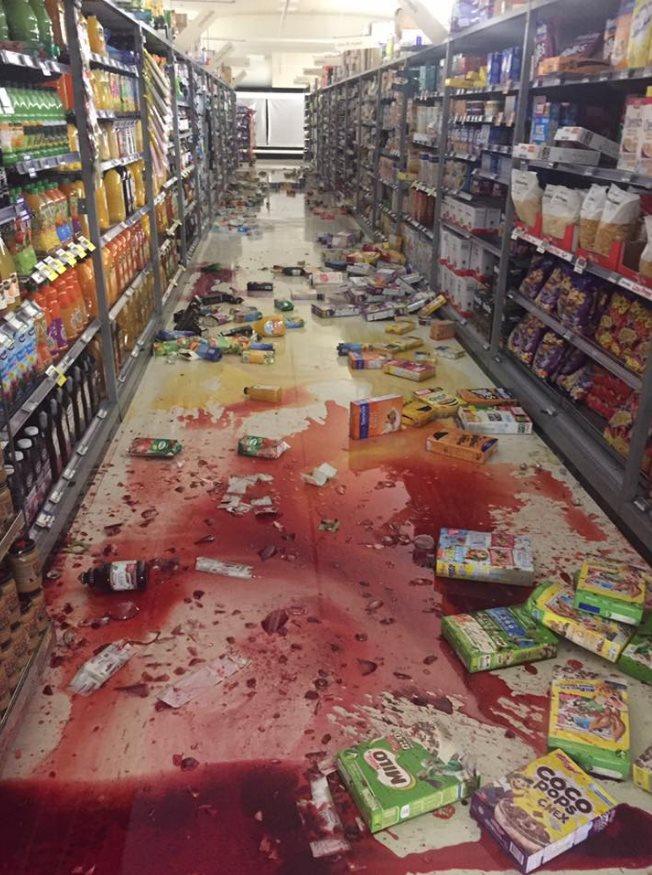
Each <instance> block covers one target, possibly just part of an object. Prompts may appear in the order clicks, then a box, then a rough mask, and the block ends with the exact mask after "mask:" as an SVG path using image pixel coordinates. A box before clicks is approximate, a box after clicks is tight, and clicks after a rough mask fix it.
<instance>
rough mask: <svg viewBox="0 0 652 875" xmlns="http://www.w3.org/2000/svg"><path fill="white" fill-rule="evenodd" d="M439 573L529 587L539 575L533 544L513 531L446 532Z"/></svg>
mask: <svg viewBox="0 0 652 875" xmlns="http://www.w3.org/2000/svg"><path fill="white" fill-rule="evenodd" d="M435 574H437V575H438V576H439V577H459V578H468V579H470V580H483V581H487V582H488V583H509V584H516V585H517V586H529V585H530V584H531V583H532V582H533V580H534V575H535V571H534V557H533V553H532V542H531V541H530V539H529V538H528V537H527V536H525V535H512V534H510V533H509V532H472V531H469V530H468V529H442V530H441V531H440V533H439V544H438V546H437V560H436V563H435Z"/></svg>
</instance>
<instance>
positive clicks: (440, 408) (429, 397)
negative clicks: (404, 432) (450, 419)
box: [401, 386, 459, 428]
mask: <svg viewBox="0 0 652 875" xmlns="http://www.w3.org/2000/svg"><path fill="white" fill-rule="evenodd" d="M458 406H459V402H458V400H457V398H455V397H454V396H453V395H449V394H448V393H447V392H444V390H443V389H441V388H439V387H438V386H437V387H435V388H433V389H417V390H416V391H415V392H414V393H413V394H412V398H411V399H410V400H409V401H408V402H406V404H405V406H404V407H403V413H402V415H401V424H402V425H407V426H412V427H416V428H418V427H420V426H422V425H427V423H429V422H432V421H433V419H437V417H439V416H454V414H455V412H456V411H457V408H458Z"/></svg>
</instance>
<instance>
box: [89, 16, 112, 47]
mask: <svg viewBox="0 0 652 875" xmlns="http://www.w3.org/2000/svg"><path fill="white" fill-rule="evenodd" d="M86 27H87V30H88V42H89V44H90V47H91V52H95V54H96V55H104V56H106V55H107V54H108V53H107V50H106V40H105V38H104V28H103V27H102V25H101V24H100V21H99V19H98V18H97V16H96V15H89V16H87V18H86Z"/></svg>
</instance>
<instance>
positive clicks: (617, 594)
mask: <svg viewBox="0 0 652 875" xmlns="http://www.w3.org/2000/svg"><path fill="white" fill-rule="evenodd" d="M649 582H650V573H649V572H648V571H646V570H645V568H640V567H638V566H636V565H629V564H627V563H625V562H610V561H609V560H605V559H587V560H585V561H584V562H583V563H582V567H581V568H580V570H579V572H578V574H577V587H576V590H575V602H574V604H575V607H576V608H579V609H580V610H581V611H586V612H587V613H589V614H597V615H598V616H599V617H606V618H607V619H608V620H617V621H618V622H619V623H631V624H633V625H637V624H638V623H640V622H641V620H642V619H643V606H644V604H645V592H646V589H647V586H648V584H649Z"/></svg>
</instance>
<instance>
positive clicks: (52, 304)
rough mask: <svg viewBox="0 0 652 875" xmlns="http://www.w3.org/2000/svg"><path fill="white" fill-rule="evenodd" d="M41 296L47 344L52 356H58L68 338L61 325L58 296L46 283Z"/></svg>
mask: <svg viewBox="0 0 652 875" xmlns="http://www.w3.org/2000/svg"><path fill="white" fill-rule="evenodd" d="M43 295H44V297H45V299H46V302H47V308H46V312H47V317H46V318H47V323H48V335H49V340H48V343H49V345H50V352H52V355H56V356H60V355H61V354H62V353H64V352H65V351H66V350H67V349H68V346H69V342H68V336H67V335H66V329H65V327H64V324H63V314H62V313H61V305H60V304H59V296H58V294H57V290H56V289H55V288H54V286H53V285H50V284H49V283H47V284H46V285H44V286H43Z"/></svg>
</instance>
